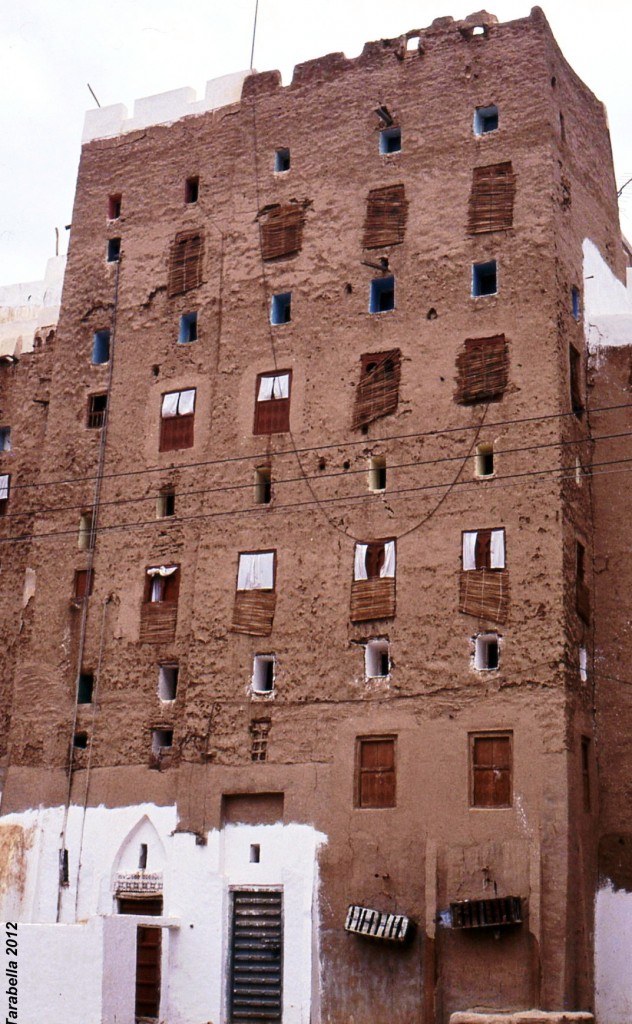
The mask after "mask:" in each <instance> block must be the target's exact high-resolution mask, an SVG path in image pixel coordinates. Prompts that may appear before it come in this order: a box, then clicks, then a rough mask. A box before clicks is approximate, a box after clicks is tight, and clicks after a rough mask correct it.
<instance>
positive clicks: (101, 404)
mask: <svg viewBox="0 0 632 1024" xmlns="http://www.w3.org/2000/svg"><path fill="white" fill-rule="evenodd" d="M107 407H108V396H107V395H88V412H87V416H86V427H89V428H90V429H91V430H99V429H100V428H101V427H102V426H103V424H104V423H105V414H106V412H107Z"/></svg>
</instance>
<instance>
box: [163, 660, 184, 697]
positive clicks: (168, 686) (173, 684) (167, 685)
mask: <svg viewBox="0 0 632 1024" xmlns="http://www.w3.org/2000/svg"><path fill="white" fill-rule="evenodd" d="M179 673H180V669H179V667H178V665H177V664H176V663H174V662H169V663H168V664H165V665H159V666H158V696H159V697H160V700H175V699H176V695H177V692H178V676H179Z"/></svg>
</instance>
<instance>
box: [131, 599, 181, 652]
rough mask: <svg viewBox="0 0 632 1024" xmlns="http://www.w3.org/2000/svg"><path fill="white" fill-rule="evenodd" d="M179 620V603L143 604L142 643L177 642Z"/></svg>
mask: <svg viewBox="0 0 632 1024" xmlns="http://www.w3.org/2000/svg"><path fill="white" fill-rule="evenodd" d="M177 620H178V603H177V601H148V602H147V603H145V604H142V605H141V609H140V636H139V640H140V642H141V643H142V644H162V643H169V641H171V640H175V638H176V623H177Z"/></svg>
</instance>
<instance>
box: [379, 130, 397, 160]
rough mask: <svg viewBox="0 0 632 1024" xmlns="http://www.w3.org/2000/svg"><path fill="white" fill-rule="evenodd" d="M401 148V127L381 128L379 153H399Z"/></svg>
mask: <svg viewBox="0 0 632 1024" xmlns="http://www.w3.org/2000/svg"><path fill="white" fill-rule="evenodd" d="M401 148H402V130H401V128H383V129H382V131H381V132H380V153H382V154H384V155H388V154H389V153H399V152H400V150H401Z"/></svg>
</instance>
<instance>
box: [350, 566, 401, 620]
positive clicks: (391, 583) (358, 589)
mask: <svg viewBox="0 0 632 1024" xmlns="http://www.w3.org/2000/svg"><path fill="white" fill-rule="evenodd" d="M394 615H395V577H394V576H384V577H378V578H377V579H371V580H354V581H353V583H352V584H351V610H350V618H351V621H352V622H370V621H371V620H373V619H392V618H393V616H394Z"/></svg>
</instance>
